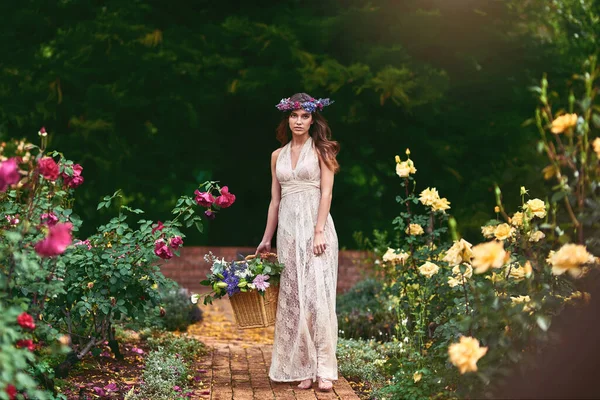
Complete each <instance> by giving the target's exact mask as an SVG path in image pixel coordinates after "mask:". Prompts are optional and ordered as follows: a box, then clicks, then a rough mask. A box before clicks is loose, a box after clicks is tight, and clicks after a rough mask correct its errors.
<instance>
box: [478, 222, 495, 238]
mask: <svg viewBox="0 0 600 400" xmlns="http://www.w3.org/2000/svg"><path fill="white" fill-rule="evenodd" d="M494 231H496V226H495V225H486V226H482V227H481V234H482V235H483V237H484V238H486V239H491V238H493V237H494Z"/></svg>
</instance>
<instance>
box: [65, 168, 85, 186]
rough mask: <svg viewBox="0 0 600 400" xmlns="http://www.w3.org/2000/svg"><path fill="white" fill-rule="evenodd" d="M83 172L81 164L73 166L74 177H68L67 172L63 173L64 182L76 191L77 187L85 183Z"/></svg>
mask: <svg viewBox="0 0 600 400" xmlns="http://www.w3.org/2000/svg"><path fill="white" fill-rule="evenodd" d="M82 171H83V167H82V166H81V165H79V164H75V165H73V176H69V175H67V174H66V173H65V172H63V173H62V178H63V182H64V183H65V185H67V186H68V187H70V188H72V189H75V188H76V187H77V186H79V185H81V184H82V183H83V176H81V172H82Z"/></svg>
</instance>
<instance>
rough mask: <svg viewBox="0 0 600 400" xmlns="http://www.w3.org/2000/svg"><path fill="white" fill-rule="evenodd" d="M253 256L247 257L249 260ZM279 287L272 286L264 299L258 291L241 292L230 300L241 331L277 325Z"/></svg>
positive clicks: (266, 291)
mask: <svg viewBox="0 0 600 400" xmlns="http://www.w3.org/2000/svg"><path fill="white" fill-rule="evenodd" d="M252 258H254V256H253V255H251V256H248V257H246V259H247V260H250V259H252ZM278 297H279V286H278V285H271V286H269V287H268V288H267V290H265V293H264V297H263V296H261V295H260V294H258V291H256V290H251V291H249V292H239V293H236V294H234V295H233V296H231V297H230V298H229V301H230V303H231V307H232V308H233V315H234V316H235V322H236V323H237V326H238V327H239V328H241V329H250V328H264V327H267V326H271V325H274V324H275V313H276V312H277V298H278Z"/></svg>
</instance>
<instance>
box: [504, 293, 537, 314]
mask: <svg viewBox="0 0 600 400" xmlns="http://www.w3.org/2000/svg"><path fill="white" fill-rule="evenodd" d="M510 300H511V302H512V304H513V305H514V304H523V312H528V313H530V314H531V313H532V312H533V308H532V305H531V298H530V297H529V296H519V297H514V296H510Z"/></svg>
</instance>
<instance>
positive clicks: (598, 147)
mask: <svg viewBox="0 0 600 400" xmlns="http://www.w3.org/2000/svg"><path fill="white" fill-rule="evenodd" d="M592 146H594V152H595V153H596V156H597V157H598V158H599V159H600V137H597V138H596V139H594V141H593V142H592Z"/></svg>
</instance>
